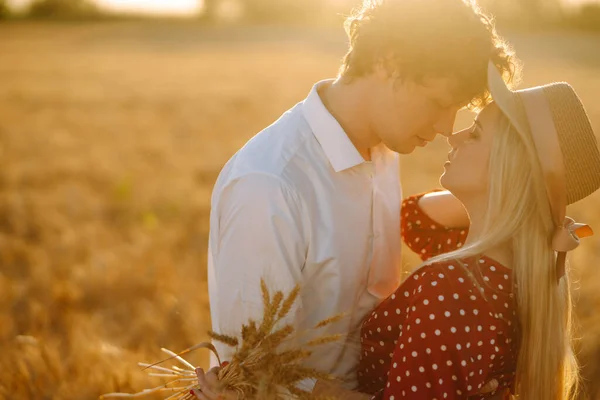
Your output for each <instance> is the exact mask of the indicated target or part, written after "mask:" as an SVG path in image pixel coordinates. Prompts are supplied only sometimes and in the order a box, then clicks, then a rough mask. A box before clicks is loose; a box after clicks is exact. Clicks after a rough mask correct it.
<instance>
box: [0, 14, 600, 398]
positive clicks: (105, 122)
mask: <svg viewBox="0 0 600 400" xmlns="http://www.w3.org/2000/svg"><path fill="white" fill-rule="evenodd" d="M509 38H511V39H512V42H513V44H514V45H515V48H516V50H517V52H518V53H519V55H520V57H521V58H522V59H523V60H524V62H525V83H526V84H538V83H545V82H548V81H551V80H566V81H569V82H570V83H572V84H573V86H574V87H575V88H576V90H578V92H579V93H580V95H581V97H582V99H583V101H584V103H585V104H586V106H587V108H588V111H589V113H590V117H591V118H592V121H593V122H594V124H595V127H596V129H597V130H596V132H598V133H599V135H600V99H598V93H600V36H599V35H592V34H589V35H583V34H565V33H563V34H559V33H553V34H551V33H544V34H518V35H517V34H515V35H509ZM344 50H345V41H344V37H343V32H342V31H341V29H339V30H337V31H330V30H324V29H320V30H316V29H315V30H312V31H309V30H300V29H294V30H292V29H283V28H203V27H201V26H198V25H196V24H195V23H193V22H180V23H174V22H170V23H168V22H121V23H96V24H80V23H70V24H66V23H63V24H41V23H39V24H32V23H13V24H5V25H0V354H1V356H0V399H57V400H58V399H82V400H87V399H96V398H97V397H98V396H99V395H100V394H103V393H107V392H113V391H127V392H135V391H138V390H141V389H144V388H148V387H152V386H155V385H156V384H158V382H159V381H158V380H157V379H156V378H154V379H149V378H147V377H146V374H145V373H144V372H142V371H140V368H139V367H137V365H136V363H137V362H138V361H157V360H159V359H160V358H162V357H163V355H162V354H161V353H160V352H159V349H160V347H167V348H169V349H171V350H174V351H179V350H182V349H184V348H187V347H189V346H191V345H193V344H195V343H199V342H201V341H203V340H205V339H206V335H205V331H206V330H207V329H208V328H209V319H210V318H209V312H208V294H207V285H206V278H205V273H206V247H207V232H208V213H209V201H210V193H211V189H212V185H213V183H214V181H215V179H216V177H217V174H218V172H219V170H220V168H221V167H222V165H223V164H224V163H225V162H226V160H227V159H228V158H229V157H230V156H231V155H232V154H233V153H234V152H235V151H236V149H237V148H238V147H240V146H241V145H243V144H244V142H245V141H246V140H248V139H249V138H250V137H251V136H253V135H254V134H255V133H256V132H258V131H259V130H260V129H261V128H263V127H265V126H267V125H268V124H270V123H271V122H272V121H274V120H275V119H276V118H277V117H278V116H279V115H280V114H281V113H282V112H284V111H285V110H286V109H288V108H290V107H291V106H292V105H294V104H295V103H296V102H298V101H301V100H302V99H303V98H304V96H305V95H306V94H307V93H308V92H309V90H310V88H311V86H312V84H313V83H314V82H316V81H317V80H320V79H323V78H328V77H331V76H334V75H335V74H336V71H337V66H338V61H339V59H340V58H341V56H342V54H343V52H344ZM468 118H469V117H468V116H467V115H463V116H462V118H461V119H460V120H459V121H458V122H457V125H459V126H464V125H465V124H466V123H467V120H468ZM446 152H447V145H446V144H445V142H444V141H443V140H441V139H438V140H437V141H436V142H434V143H433V144H431V145H430V146H429V147H428V148H426V149H422V150H421V149H419V150H417V152H416V153H415V154H413V155H410V156H406V157H403V161H402V163H403V165H402V168H403V187H404V191H405V193H406V194H409V193H414V192H418V191H423V190H426V189H429V188H431V187H433V186H436V184H437V177H438V176H439V174H440V173H441V171H442V167H441V165H442V160H444V159H445V153H446ZM571 215H572V216H574V217H576V218H577V219H579V220H581V221H586V222H588V223H590V224H592V226H595V227H597V229H596V230H597V231H598V232H600V194H596V195H594V196H592V197H590V198H588V199H586V200H585V201H583V202H582V203H581V204H578V205H576V206H573V207H572V209H571ZM405 254H406V262H407V263H408V264H410V265H415V257H414V256H413V255H409V254H408V252H406V253H405ZM572 264H573V268H574V270H575V276H576V285H577V286H578V288H579V289H578V292H577V293H578V298H577V315H578V317H579V319H578V321H579V324H580V331H579V337H580V338H581V340H580V342H579V346H578V351H579V357H580V359H581V361H582V363H583V364H584V368H583V375H584V376H585V377H586V378H587V386H588V389H587V391H588V396H587V397H586V398H589V399H600V236H596V237H594V238H592V239H591V240H590V239H588V240H586V241H584V243H583V245H582V246H581V247H580V249H578V250H577V251H576V252H575V254H574V256H573V258H572ZM540 334H543V332H540ZM190 359H191V360H192V361H194V362H195V363H197V364H200V365H203V364H204V363H205V362H206V360H207V355H206V354H205V353H202V352H198V353H197V354H195V355H193V356H190ZM582 398H584V397H583V396H582ZM528 400H538V399H528Z"/></svg>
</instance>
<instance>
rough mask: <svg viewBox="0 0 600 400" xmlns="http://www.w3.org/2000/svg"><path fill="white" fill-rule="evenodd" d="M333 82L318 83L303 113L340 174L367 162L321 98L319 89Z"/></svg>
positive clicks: (303, 106)
mask: <svg viewBox="0 0 600 400" xmlns="http://www.w3.org/2000/svg"><path fill="white" fill-rule="evenodd" d="M331 82H333V80H324V81H320V82H317V83H316V84H315V85H314V86H313V88H312V90H311V91H310V93H309V95H308V97H307V98H306V99H305V100H304V102H303V103H302V111H303V113H304V117H305V118H306V120H307V121H308V124H309V125H310V128H311V129H312V132H313V134H314V135H315V138H316V139H317V141H318V142H319V144H320V145H321V147H322V148H323V151H324V152H325V155H326V156H327V158H328V159H329V163H330V164H331V166H332V167H333V169H334V171H335V172H340V171H343V170H346V169H349V168H352V167H354V166H356V165H359V164H362V163H364V162H365V160H364V158H363V157H362V156H361V155H360V153H359V152H358V150H356V147H354V144H352V142H351V141H350V139H349V138H348V135H347V134H346V132H344V129H342V127H341V126H340V124H339V122H338V121H337V120H336V119H335V118H334V117H333V115H331V113H330V112H329V111H328V110H327V108H325V105H324V104H323V101H321V98H320V97H319V93H318V91H317V89H318V88H319V87H320V86H322V85H326V84H330V83H331Z"/></svg>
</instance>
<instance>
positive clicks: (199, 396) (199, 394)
mask: <svg viewBox="0 0 600 400" xmlns="http://www.w3.org/2000/svg"><path fill="white" fill-rule="evenodd" d="M190 392H191V393H192V394H193V395H194V396H196V398H197V399H200V400H207V398H206V397H205V396H204V395H203V394H202V392H201V391H199V390H198V389H192V390H190Z"/></svg>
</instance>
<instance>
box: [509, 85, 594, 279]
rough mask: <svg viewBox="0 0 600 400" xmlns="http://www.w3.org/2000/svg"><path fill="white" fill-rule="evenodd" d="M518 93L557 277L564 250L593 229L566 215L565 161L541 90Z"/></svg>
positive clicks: (561, 271) (562, 273)
mask: <svg viewBox="0 0 600 400" xmlns="http://www.w3.org/2000/svg"><path fill="white" fill-rule="evenodd" d="M520 97H521V101H522V102H523V106H524V108H525V112H526V114H527V119H528V121H529V128H530V129H529V130H530V132H531V136H532V138H533V143H534V145H535V148H536V150H537V156H538V159H539V161H540V164H541V167H542V172H543V174H544V183H545V186H546V192H547V193H548V199H549V201H550V208H551V210H552V218H553V220H554V224H555V227H556V229H555V232H554V235H553V237H552V248H553V249H554V250H555V251H557V252H558V255H557V259H556V275H557V279H560V278H562V277H563V276H564V274H565V261H566V253H567V252H568V251H571V250H573V249H575V248H577V246H579V239H580V238H583V237H587V236H591V235H593V231H592V229H591V228H590V227H589V226H588V225H585V224H578V223H576V222H575V221H574V220H573V219H572V218H569V217H567V216H566V212H567V196H566V192H567V187H566V180H565V175H566V174H565V164H564V160H563V154H562V151H561V149H560V142H559V141H558V133H557V131H556V126H555V125H554V119H553V117H552V111H551V110H550V105H549V104H548V100H547V99H546V96H545V95H544V92H543V91H542V90H539V89H538V90H524V91H521V92H520Z"/></svg>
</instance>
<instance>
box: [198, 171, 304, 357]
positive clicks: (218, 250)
mask: <svg viewBox="0 0 600 400" xmlns="http://www.w3.org/2000/svg"><path fill="white" fill-rule="evenodd" d="M302 215H303V213H302V205H301V202H300V200H299V198H298V197H297V196H296V194H295V192H293V191H292V190H291V189H290V188H289V187H288V186H286V185H285V184H284V183H283V182H282V181H281V180H280V179H279V178H278V177H275V176H270V175H263V174H253V175H247V176H244V177H242V178H240V179H238V180H237V181H234V182H233V183H230V184H229V185H228V186H226V187H225V188H224V189H223V190H222V191H221V193H220V195H219V196H218V198H213V204H212V212H211V227H210V230H211V231H210V239H209V241H210V244H209V267H208V269H209V271H208V274H209V295H210V305H211V317H212V324H213V330H214V331H216V332H219V333H223V334H228V335H232V336H238V337H239V336H240V330H241V327H242V325H243V324H245V323H247V322H248V321H249V320H250V319H254V320H256V321H260V320H262V316H263V300H262V299H263V298H262V294H261V286H260V281H261V278H263V279H264V280H265V283H266V285H267V287H268V288H269V290H270V291H271V296H273V294H274V293H275V292H276V291H278V290H281V291H283V293H284V295H287V294H288V293H289V292H290V291H291V290H292V289H293V288H294V287H295V286H296V284H300V285H302V283H303V282H302V268H303V266H304V262H305V255H306V251H307V243H308V240H307V235H306V232H305V230H304V226H305V224H304V223H303V217H302ZM301 313H302V302H301V297H298V299H297V301H296V304H295V306H294V307H293V308H292V309H291V311H290V313H289V314H288V315H287V317H286V318H285V319H284V321H282V323H291V324H294V325H296V326H299V325H300V324H301V321H302V320H303V318H302V315H301ZM215 346H216V347H217V350H218V352H219V355H220V357H221V359H222V360H228V359H230V357H231V355H232V349H231V348H230V347H228V346H225V345H222V344H220V343H218V342H217V343H215Z"/></svg>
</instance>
